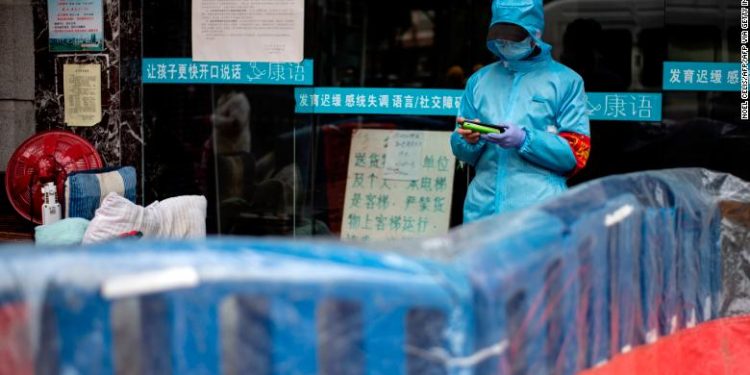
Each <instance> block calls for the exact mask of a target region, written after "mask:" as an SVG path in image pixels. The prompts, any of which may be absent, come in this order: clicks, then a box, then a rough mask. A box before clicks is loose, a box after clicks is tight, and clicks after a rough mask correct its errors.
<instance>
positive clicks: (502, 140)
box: [482, 124, 526, 148]
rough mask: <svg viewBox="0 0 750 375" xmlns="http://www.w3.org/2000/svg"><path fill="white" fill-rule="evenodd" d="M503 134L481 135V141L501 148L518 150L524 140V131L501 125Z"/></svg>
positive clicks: (512, 126) (511, 125) (509, 125)
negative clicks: (503, 130)
mask: <svg viewBox="0 0 750 375" xmlns="http://www.w3.org/2000/svg"><path fill="white" fill-rule="evenodd" d="M502 126H504V127H506V129H505V132H503V133H490V134H482V139H484V140H485V141H487V142H489V143H494V144H496V145H498V146H500V147H502V148H520V147H521V146H522V145H523V142H524V141H525V140H526V131H525V130H523V129H521V128H519V127H518V126H516V125H513V124H503V125H502Z"/></svg>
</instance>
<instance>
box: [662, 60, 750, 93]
mask: <svg viewBox="0 0 750 375" xmlns="http://www.w3.org/2000/svg"><path fill="white" fill-rule="evenodd" d="M740 67H741V66H740V64H739V63H716V62H676V61H665V62H664V84H663V87H664V90H665V91H667V90H671V91H740V81H741V79H742V77H741V75H740Z"/></svg>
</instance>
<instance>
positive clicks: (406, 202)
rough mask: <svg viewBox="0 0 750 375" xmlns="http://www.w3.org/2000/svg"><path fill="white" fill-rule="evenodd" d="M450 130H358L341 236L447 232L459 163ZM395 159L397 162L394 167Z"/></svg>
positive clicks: (372, 237)
mask: <svg viewBox="0 0 750 375" xmlns="http://www.w3.org/2000/svg"><path fill="white" fill-rule="evenodd" d="M450 135H451V133H450V132H436V131H400V130H378V129H362V130H358V131H355V132H354V134H353V136H352V143H351V152H350V155H349V169H348V173H347V181H346V198H345V199H346V201H345V203H344V217H343V222H342V226H341V227H342V229H341V237H342V238H343V239H346V240H364V241H367V240H387V239H399V238H409V237H419V236H430V235H437V234H443V233H446V232H447V231H448V229H449V225H450V208H451V198H452V196H453V176H454V173H455V163H456V159H455V157H454V156H453V153H452V152H451V149H450ZM409 142H413V144H409ZM393 150H396V151H393ZM399 150H401V151H403V152H401V151H399ZM394 153H395V154H394ZM392 158H395V160H396V161H391V160H390V159H392ZM391 163H393V164H394V165H395V166H394V167H391V169H389V166H390V165H391ZM389 175H396V177H398V178H390V177H388V176H389Z"/></svg>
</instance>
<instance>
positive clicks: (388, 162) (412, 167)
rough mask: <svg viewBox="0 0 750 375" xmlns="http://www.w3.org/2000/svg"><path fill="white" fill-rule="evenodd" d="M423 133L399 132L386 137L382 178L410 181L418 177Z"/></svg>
mask: <svg viewBox="0 0 750 375" xmlns="http://www.w3.org/2000/svg"><path fill="white" fill-rule="evenodd" d="M423 144H424V132H418V131H400V132H395V133H393V135H392V136H390V137H388V143H387V144H386V151H387V152H386V158H385V173H384V174H383V178H385V179H390V180H401V181H412V180H416V179H418V178H419V177H420V172H421V165H420V163H419V162H420V160H419V159H420V155H422V146H423Z"/></svg>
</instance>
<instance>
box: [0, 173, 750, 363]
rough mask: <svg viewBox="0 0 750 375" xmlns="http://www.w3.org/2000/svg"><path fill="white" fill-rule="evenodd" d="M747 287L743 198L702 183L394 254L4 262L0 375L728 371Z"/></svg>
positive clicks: (748, 356) (236, 251)
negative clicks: (689, 362)
mask: <svg viewBox="0 0 750 375" xmlns="http://www.w3.org/2000/svg"><path fill="white" fill-rule="evenodd" d="M748 269H750V184H748V183H746V182H743V181H741V180H739V179H736V178H734V177H732V176H729V175H724V174H717V173H712V172H708V171H705V170H672V171H661V172H648V173H639V174H632V175H624V176H615V177H610V178H606V179H602V180H599V181H595V182H591V183H589V184H586V185H584V186H581V187H578V188H576V189H573V190H571V191H570V192H568V193H566V194H564V195H563V196H561V197H560V198H559V199H555V200H553V201H550V202H548V203H545V204H543V205H540V206H537V207H535V208H532V209H528V210H524V211H520V212H516V213H512V214H507V215H503V216H499V217H495V218H491V219H488V220H484V221H480V222H477V223H473V224H471V225H468V226H466V227H462V228H459V229H457V230H454V231H452V232H451V233H450V234H448V235H446V236H441V237H434V238H425V239H420V240H411V241H401V242H395V243H394V242H390V243H386V242H384V243H376V244H359V243H341V242H333V241H331V242H328V241H315V240H300V241H288V240H258V239H211V240H208V241H205V242H194V243H187V242H170V243H152V242H139V241H124V242H118V243H112V244H107V245H101V246H96V247H86V248H79V249H46V250H45V249H34V248H5V249H3V250H0V375H5V374H32V373H37V374H170V373H171V374H246V373H252V374H311V373H321V374H575V373H580V372H582V371H590V372H591V373H593V374H606V373H617V374H630V373H633V374H636V373H638V374H640V373H643V372H639V371H641V370H643V368H646V367H647V366H651V367H649V368H658V369H659V370H660V372H658V373H675V374H676V373H684V372H683V371H684V370H685V369H686V368H688V367H685V365H684V363H685V361H686V359H687V357H691V358H700V359H702V360H704V362H703V363H701V362H698V361H697V360H696V361H694V362H693V363H694V364H693V367H692V369H700V368H701V366H705V368H706V369H710V370H717V371H718V370H721V371H729V369H736V368H746V366H745V367H741V366H744V365H750V340H747V338H746V336H744V337H745V338H744V339H742V337H743V333H746V332H750V326H749V325H750V272H749V271H748ZM688 340H689V343H690V345H686V344H687V343H688ZM687 348H689V349H690V350H687ZM695 351H700V353H701V355H700V356H695V355H694V352H695ZM730 362H731V363H730ZM646 364H648V365H646ZM732 366H734V367H732ZM737 366H740V367H737ZM730 372H731V371H730ZM655 373H656V372H655ZM706 373H710V372H706Z"/></svg>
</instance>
